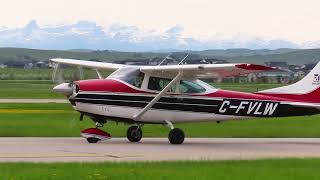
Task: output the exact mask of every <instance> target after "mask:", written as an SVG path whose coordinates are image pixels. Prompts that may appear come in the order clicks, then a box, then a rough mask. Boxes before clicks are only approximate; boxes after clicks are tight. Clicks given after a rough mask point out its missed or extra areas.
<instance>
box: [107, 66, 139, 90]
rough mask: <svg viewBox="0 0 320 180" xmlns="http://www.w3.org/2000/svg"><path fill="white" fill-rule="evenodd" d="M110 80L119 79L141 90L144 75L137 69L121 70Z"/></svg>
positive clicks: (111, 76)
mask: <svg viewBox="0 0 320 180" xmlns="http://www.w3.org/2000/svg"><path fill="white" fill-rule="evenodd" d="M108 78H113V79H119V80H121V81H124V82H126V83H129V84H131V85H133V86H135V87H137V88H141V85H142V81H143V78H144V73H142V72H141V71H140V70H139V69H136V68H121V69H119V70H117V71H115V72H114V73H112V74H111V75H110V76H109V77H108Z"/></svg>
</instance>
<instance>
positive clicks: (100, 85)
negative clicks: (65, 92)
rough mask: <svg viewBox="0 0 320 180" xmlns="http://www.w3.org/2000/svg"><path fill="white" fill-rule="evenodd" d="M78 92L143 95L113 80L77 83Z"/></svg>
mask: <svg viewBox="0 0 320 180" xmlns="http://www.w3.org/2000/svg"><path fill="white" fill-rule="evenodd" d="M76 84H77V85H78V86H79V88H80V91H101V92H123V93H144V91H139V90H136V89H133V88H131V87H129V86H128V85H126V84H124V83H122V82H120V81H116V80H113V79H92V80H81V81H77V82H76Z"/></svg>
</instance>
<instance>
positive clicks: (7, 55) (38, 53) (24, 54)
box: [0, 48, 164, 63]
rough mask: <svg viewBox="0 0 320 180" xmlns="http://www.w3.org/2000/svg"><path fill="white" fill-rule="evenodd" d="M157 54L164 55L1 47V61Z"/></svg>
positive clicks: (105, 58)
mask: <svg viewBox="0 0 320 180" xmlns="http://www.w3.org/2000/svg"><path fill="white" fill-rule="evenodd" d="M156 56H160V57H162V56H164V55H163V54H160V53H135V52H118V51H93V52H81V50H77V51H56V50H37V49H23V48H0V62H2V63H3V62H7V61H22V62H27V61H48V60H49V59H51V58H72V59H83V60H95V61H106V62H112V61H117V60H124V59H143V58H152V57H156Z"/></svg>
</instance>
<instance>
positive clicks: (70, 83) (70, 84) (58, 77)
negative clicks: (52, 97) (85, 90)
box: [52, 63, 84, 97]
mask: <svg viewBox="0 0 320 180" xmlns="http://www.w3.org/2000/svg"><path fill="white" fill-rule="evenodd" d="M78 70H79V74H78V75H75V74H74V73H71V76H70V78H69V80H65V78H64V76H63V68H60V64H59V63H58V64H56V66H55V67H54V71H53V74H52V81H53V82H54V83H55V84H56V86H55V87H54V88H53V90H54V91H55V92H58V93H61V94H63V95H65V96H67V97H70V96H71V95H72V94H73V90H74V82H75V81H78V80H81V79H83V78H84V73H83V69H82V67H78ZM71 72H72V71H71Z"/></svg>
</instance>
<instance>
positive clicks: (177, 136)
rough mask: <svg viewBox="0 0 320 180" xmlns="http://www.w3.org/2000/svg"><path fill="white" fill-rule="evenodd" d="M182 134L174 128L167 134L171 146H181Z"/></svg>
mask: <svg viewBox="0 0 320 180" xmlns="http://www.w3.org/2000/svg"><path fill="white" fill-rule="evenodd" d="M184 137H185V135H184V132H183V131H182V130H181V129H179V128H174V129H172V130H171V131H170V133H169V136H168V138H169V141H170V143H171V144H182V143H183V141H184Z"/></svg>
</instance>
